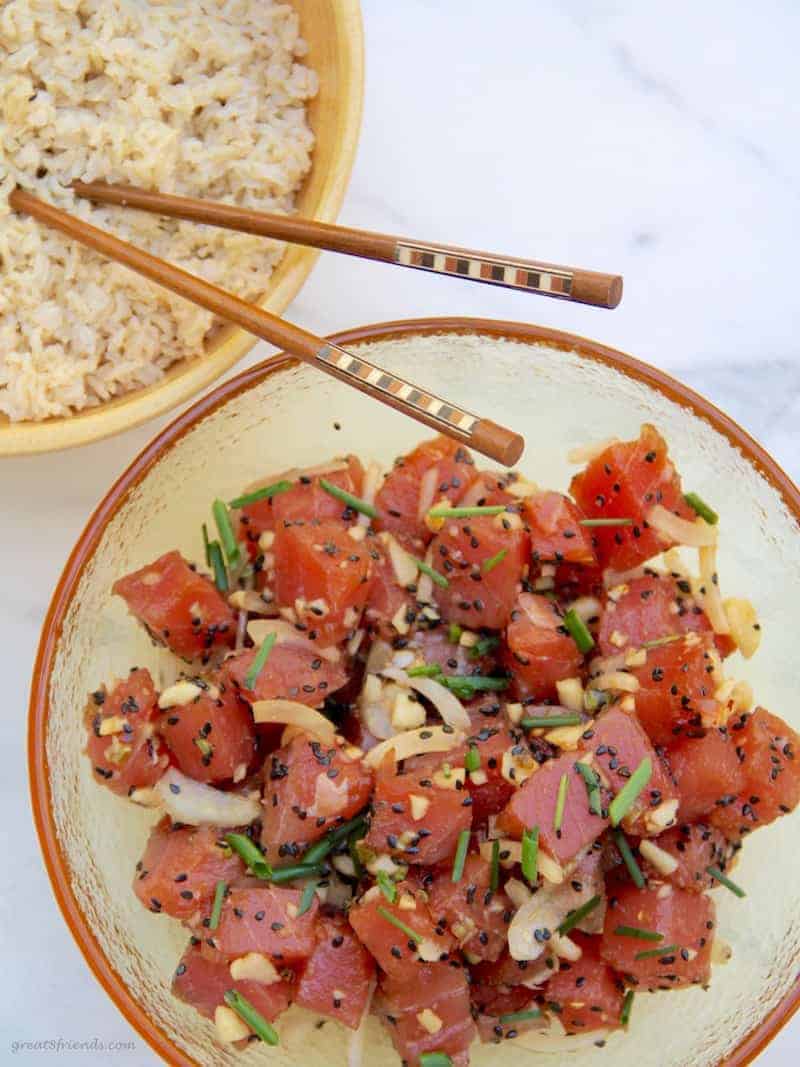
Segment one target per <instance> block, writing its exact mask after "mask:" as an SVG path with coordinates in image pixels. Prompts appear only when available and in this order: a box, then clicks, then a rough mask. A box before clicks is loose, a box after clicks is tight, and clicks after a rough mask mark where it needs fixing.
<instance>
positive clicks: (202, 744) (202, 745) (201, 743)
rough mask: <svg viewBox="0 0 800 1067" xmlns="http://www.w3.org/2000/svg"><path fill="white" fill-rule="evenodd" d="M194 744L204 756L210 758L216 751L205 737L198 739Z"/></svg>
mask: <svg viewBox="0 0 800 1067" xmlns="http://www.w3.org/2000/svg"><path fill="white" fill-rule="evenodd" d="M194 743H195V744H196V745H197V747H198V748H199V749H200V751H201V752H202V753H203V755H204V756H210V755H211V753H212V752H213V751H214V749H213V748H212V747H211V745H209V743H208V741H206V739H205V738H204V737H196V738H195V739H194Z"/></svg>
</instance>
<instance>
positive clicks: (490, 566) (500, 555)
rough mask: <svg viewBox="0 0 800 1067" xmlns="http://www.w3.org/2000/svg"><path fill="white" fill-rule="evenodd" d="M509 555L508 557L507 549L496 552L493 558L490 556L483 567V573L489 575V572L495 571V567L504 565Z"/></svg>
mask: <svg viewBox="0 0 800 1067" xmlns="http://www.w3.org/2000/svg"><path fill="white" fill-rule="evenodd" d="M507 555H508V549H507V548H501V549H500V551H499V552H495V554H494V555H493V556H490V557H489V559H487V560H485V561H484V563H483V566H482V567H481V570H482V571H483V573H484V574H488V573H489V571H493V570H494V569H495V567H496V566H497V565H498V563H502V562H503V560H504V559H505V558H506V556H507Z"/></svg>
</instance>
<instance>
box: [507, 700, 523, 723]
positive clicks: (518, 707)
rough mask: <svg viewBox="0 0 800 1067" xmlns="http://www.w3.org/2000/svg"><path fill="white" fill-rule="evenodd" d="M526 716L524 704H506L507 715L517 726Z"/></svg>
mask: <svg viewBox="0 0 800 1067" xmlns="http://www.w3.org/2000/svg"><path fill="white" fill-rule="evenodd" d="M524 714H525V708H524V707H523V706H522V704H506V715H508V717H509V719H510V720H511V722H512V723H513V724H514V725H515V726H517V725H518V724H519V722H520V720H521V719H522V717H523V716H524Z"/></svg>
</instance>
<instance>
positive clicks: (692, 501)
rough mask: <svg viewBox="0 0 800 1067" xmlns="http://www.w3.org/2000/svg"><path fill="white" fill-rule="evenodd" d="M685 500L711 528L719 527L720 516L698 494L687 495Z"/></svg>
mask: <svg viewBox="0 0 800 1067" xmlns="http://www.w3.org/2000/svg"><path fill="white" fill-rule="evenodd" d="M683 499H684V500H685V501H686V503H687V504H688V505H689V507H690V508H691V509H692V511H693V512H694V513H695V514H696V515H699V516H700V518H701V519H705V521H706V522H707V523H708V525H709V526H716V525H717V523H718V522H719V515H717V513H716V511H714V509H713V508H710V507H709V506H708V504H706V502H705V500H703V498H702V497H701V496H698V495H697V493H685V494H684V497H683Z"/></svg>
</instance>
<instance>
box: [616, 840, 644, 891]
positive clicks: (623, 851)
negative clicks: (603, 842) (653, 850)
mask: <svg viewBox="0 0 800 1067" xmlns="http://www.w3.org/2000/svg"><path fill="white" fill-rule="evenodd" d="M614 844H615V845H616V846H617V850H618V852H619V854H620V856H622V862H623V863H624V864H625V866H626V867H627V868H628V874H629V875H630V876H631V881H632V882H633V884H634V885H635V886H636V888H637V889H644V887H645V877H644V875H643V874H642V869H641V867H640V866H639V864H638V863H637V862H636V857H635V856H634V854H633V852H632V851H631V846H630V845H629V844H628V839H627V837H626V836H625V834H623V832H622V830H615V831H614Z"/></svg>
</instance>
